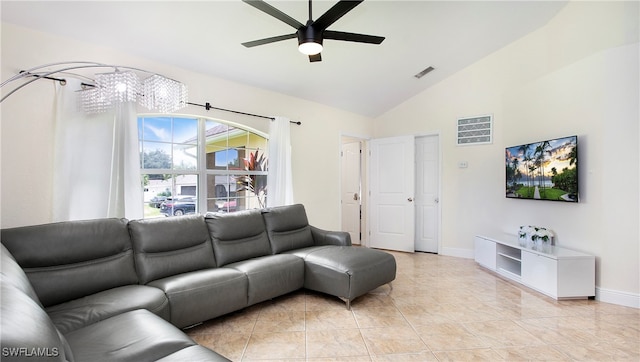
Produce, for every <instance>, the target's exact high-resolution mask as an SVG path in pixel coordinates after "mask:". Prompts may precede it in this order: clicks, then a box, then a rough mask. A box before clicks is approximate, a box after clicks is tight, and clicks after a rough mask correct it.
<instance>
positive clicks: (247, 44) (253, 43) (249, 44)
mask: <svg viewBox="0 0 640 362" xmlns="http://www.w3.org/2000/svg"><path fill="white" fill-rule="evenodd" d="M296 37H297V35H296V33H293V34H287V35H280V36H274V37H271V38H264V39H259V40H253V41H248V42H245V43H242V45H244V46H245V47H247V48H251V47H255V46H258V45H264V44H269V43H275V42H277V41H281V40H287V39H293V38H296Z"/></svg>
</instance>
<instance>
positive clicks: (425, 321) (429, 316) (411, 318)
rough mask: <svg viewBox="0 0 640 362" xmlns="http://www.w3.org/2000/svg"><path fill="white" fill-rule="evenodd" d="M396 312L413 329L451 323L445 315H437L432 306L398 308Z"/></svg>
mask: <svg viewBox="0 0 640 362" xmlns="http://www.w3.org/2000/svg"><path fill="white" fill-rule="evenodd" d="M398 310H400V313H402V315H403V316H404V318H405V319H406V320H407V321H408V322H409V323H410V324H411V325H412V326H414V327H417V326H424V325H431V324H434V323H446V322H452V321H453V320H452V319H451V318H448V317H447V316H446V315H444V314H442V313H438V311H437V310H434V308H433V306H429V305H409V306H399V307H398Z"/></svg>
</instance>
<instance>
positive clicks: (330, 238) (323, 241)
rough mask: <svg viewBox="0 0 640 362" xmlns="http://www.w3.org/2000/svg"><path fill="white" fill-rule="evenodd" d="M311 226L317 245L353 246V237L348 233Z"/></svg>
mask: <svg viewBox="0 0 640 362" xmlns="http://www.w3.org/2000/svg"><path fill="white" fill-rule="evenodd" d="M309 226H310V227H311V235H312V236H313V242H314V243H315V245H338V246H351V235H350V234H349V233H348V232H346V231H327V230H322V229H318V228H317V227H315V226H311V225H309Z"/></svg>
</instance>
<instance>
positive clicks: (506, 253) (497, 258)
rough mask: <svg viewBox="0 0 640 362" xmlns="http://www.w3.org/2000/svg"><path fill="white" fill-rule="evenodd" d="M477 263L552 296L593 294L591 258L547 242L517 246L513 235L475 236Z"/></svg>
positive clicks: (590, 295)
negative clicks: (541, 244)
mask: <svg viewBox="0 0 640 362" xmlns="http://www.w3.org/2000/svg"><path fill="white" fill-rule="evenodd" d="M474 255H475V260H476V262H477V263H478V264H480V265H481V266H483V267H485V268H487V269H489V270H491V271H493V272H495V273H497V274H499V275H501V276H503V277H505V278H508V279H511V280H513V281H516V282H518V283H521V284H523V285H525V286H527V287H529V288H532V289H535V290H537V291H539V292H541V293H544V294H546V295H548V296H550V297H552V298H555V299H575V298H588V297H592V296H595V257H594V256H593V255H589V254H585V253H581V252H578V251H574V250H569V249H565V248H560V247H557V246H552V245H548V246H545V247H544V248H543V247H539V248H536V247H527V246H523V245H520V244H519V243H518V239H517V238H516V237H515V235H508V234H504V235H500V236H498V237H494V236H480V235H478V236H476V237H475V242H474Z"/></svg>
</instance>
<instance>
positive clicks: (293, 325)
mask: <svg viewBox="0 0 640 362" xmlns="http://www.w3.org/2000/svg"><path fill="white" fill-rule="evenodd" d="M304 329H305V312H304V311H296V312H280V311H275V310H272V311H269V312H267V313H265V312H264V311H263V312H262V313H260V316H259V317H258V320H257V321H256V325H255V327H254V333H268V332H293V331H304Z"/></svg>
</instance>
